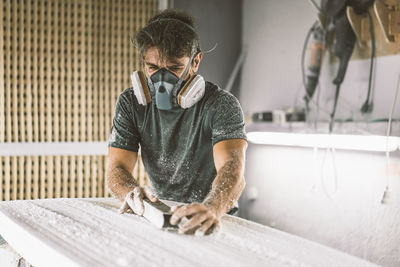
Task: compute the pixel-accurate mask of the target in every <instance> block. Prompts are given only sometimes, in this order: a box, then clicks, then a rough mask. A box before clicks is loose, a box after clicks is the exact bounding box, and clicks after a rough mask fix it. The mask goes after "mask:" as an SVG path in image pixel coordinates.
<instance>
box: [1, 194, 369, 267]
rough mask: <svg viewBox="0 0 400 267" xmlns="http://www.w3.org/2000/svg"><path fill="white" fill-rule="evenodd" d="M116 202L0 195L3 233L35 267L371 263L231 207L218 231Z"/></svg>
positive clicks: (342, 264)
mask: <svg viewBox="0 0 400 267" xmlns="http://www.w3.org/2000/svg"><path fill="white" fill-rule="evenodd" d="M120 205H121V202H119V201H118V200H116V199H112V198H86V199H85V198H83V199H43V200H17V201H8V202H0V235H1V236H3V237H4V239H5V240H6V241H7V242H8V243H9V244H10V245H11V246H12V247H13V249H15V250H16V251H17V252H18V253H19V254H20V255H22V256H23V257H24V258H25V259H26V260H27V261H28V262H30V263H31V264H32V265H34V266H35V267H50V266H51V267H54V266H68V267H74V266H88V267H89V266H90V267H95V266H113V267H114V266H174V267H176V266H207V267H209V266H229V267H233V266H302V267H305V266H324V267H325V266H352V267H355V266H374V265H373V264H371V263H369V262H366V261H364V260H361V259H359V258H356V257H353V256H350V255H348V254H345V253H343V252H340V251H337V250H334V249H331V248H328V247H325V246H322V245H319V244H317V243H314V242H311V241H308V240H305V239H302V238H299V237H296V236H293V235H290V234H288V233H284V232H281V231H278V230H276V229H273V228H270V227H266V226H263V225H260V224H257V223H254V222H251V221H247V220H244V219H241V218H238V217H234V216H230V215H225V216H223V217H222V227H221V230H220V231H219V232H218V233H217V234H212V235H209V236H203V237H199V236H193V235H180V234H178V233H176V232H175V231H173V230H171V229H170V230H167V229H161V230H160V229H158V228H156V227H154V226H153V225H152V224H150V223H149V222H148V221H147V220H146V219H145V218H143V217H139V216H137V215H134V214H120V213H119V212H118V209H119V207H120Z"/></svg>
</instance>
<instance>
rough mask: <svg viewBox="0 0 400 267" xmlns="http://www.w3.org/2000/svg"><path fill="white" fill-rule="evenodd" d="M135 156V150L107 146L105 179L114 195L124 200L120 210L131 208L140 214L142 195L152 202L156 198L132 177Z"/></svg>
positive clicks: (142, 209)
mask: <svg viewBox="0 0 400 267" xmlns="http://www.w3.org/2000/svg"><path fill="white" fill-rule="evenodd" d="M137 158H138V153H137V152H133V151H129V150H125V149H120V148H115V147H109V148H108V166H107V178H106V179H107V186H108V188H109V189H110V190H111V192H112V193H113V194H114V195H115V197H117V198H118V199H119V200H121V201H125V202H124V205H123V206H122V207H121V212H125V211H126V210H127V209H128V208H131V209H132V210H133V211H134V212H135V213H137V214H139V215H142V214H143V211H144V206H143V202H142V201H143V197H147V198H148V199H150V200H151V201H153V202H155V201H157V200H158V199H157V197H156V195H155V194H154V193H153V192H152V191H151V190H150V189H148V188H141V187H139V184H138V183H137V181H136V180H135V178H134V177H133V175H132V173H133V169H134V167H135V165H136V161H137ZM135 202H138V203H135ZM135 205H136V206H135Z"/></svg>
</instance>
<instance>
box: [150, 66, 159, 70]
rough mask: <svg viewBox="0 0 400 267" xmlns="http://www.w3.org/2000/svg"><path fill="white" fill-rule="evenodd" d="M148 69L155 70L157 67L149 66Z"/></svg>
mask: <svg viewBox="0 0 400 267" xmlns="http://www.w3.org/2000/svg"><path fill="white" fill-rule="evenodd" d="M149 69H151V70H156V69H158V67H156V66H150V67H149Z"/></svg>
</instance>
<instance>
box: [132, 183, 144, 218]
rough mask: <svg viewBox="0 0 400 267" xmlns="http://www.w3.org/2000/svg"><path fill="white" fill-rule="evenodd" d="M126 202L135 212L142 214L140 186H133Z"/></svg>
mask: <svg viewBox="0 0 400 267" xmlns="http://www.w3.org/2000/svg"><path fill="white" fill-rule="evenodd" d="M128 204H129V206H130V207H131V209H132V210H133V212H134V213H135V214H137V215H140V216H142V215H143V212H144V204H143V193H142V190H141V189H140V187H135V189H133V196H131V197H130V198H129V199H128Z"/></svg>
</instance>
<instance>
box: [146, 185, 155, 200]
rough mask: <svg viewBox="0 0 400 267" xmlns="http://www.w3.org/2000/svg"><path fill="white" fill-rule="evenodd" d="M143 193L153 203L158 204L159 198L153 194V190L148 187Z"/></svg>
mask: <svg viewBox="0 0 400 267" xmlns="http://www.w3.org/2000/svg"><path fill="white" fill-rule="evenodd" d="M143 192H144V195H145V196H146V197H147V198H148V199H150V201H151V202H157V201H158V198H157V196H156V194H155V193H154V192H153V190H151V189H150V188H148V187H147V186H146V187H144V188H143Z"/></svg>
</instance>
